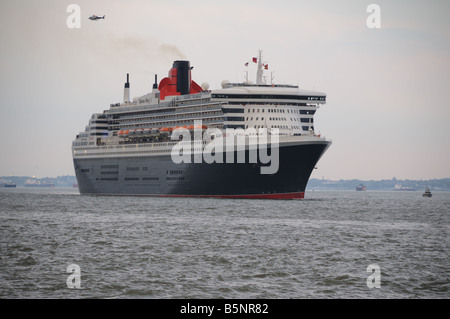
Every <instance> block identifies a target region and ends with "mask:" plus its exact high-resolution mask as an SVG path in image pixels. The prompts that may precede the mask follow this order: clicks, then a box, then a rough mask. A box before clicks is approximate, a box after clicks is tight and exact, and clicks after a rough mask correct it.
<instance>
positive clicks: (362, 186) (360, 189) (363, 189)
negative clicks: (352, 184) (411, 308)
mask: <svg viewBox="0 0 450 319" xmlns="http://www.w3.org/2000/svg"><path fill="white" fill-rule="evenodd" d="M356 190H357V191H365V190H367V187H366V186H364V185H363V184H359V185H358V186H356Z"/></svg>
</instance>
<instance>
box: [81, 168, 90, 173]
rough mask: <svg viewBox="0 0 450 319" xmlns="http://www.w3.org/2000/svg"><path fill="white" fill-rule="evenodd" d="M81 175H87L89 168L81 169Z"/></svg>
mask: <svg viewBox="0 0 450 319" xmlns="http://www.w3.org/2000/svg"><path fill="white" fill-rule="evenodd" d="M81 173H89V168H82V169H81Z"/></svg>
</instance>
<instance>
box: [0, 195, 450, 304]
mask: <svg viewBox="0 0 450 319" xmlns="http://www.w3.org/2000/svg"><path fill="white" fill-rule="evenodd" d="M449 207H450V193H449V192H434V193H433V197H432V198H423V197H422V193H421V192H381V191H367V192H356V191H315V192H307V193H306V198H305V199H304V200H291V201H277V200H229V199H188V198H187V199H186V198H179V199H178V198H170V199H166V198H137V197H88V196H80V195H79V194H78V192H77V190H75V189H58V188H54V189H28V188H17V189H1V190H0V240H1V246H0V250H1V254H0V298H276V299H277V298H449V297H450V268H449V267H448V266H449V265H448V260H449V258H448V257H449V251H450V245H449V230H450V223H449V221H450V217H449V214H450V212H449ZM71 264H76V265H78V266H79V267H80V270H81V274H80V288H79V289H77V288H73V289H70V288H68V284H67V278H68V277H69V276H71V275H72V273H68V272H67V267H68V266H69V265H71ZM373 264H376V265H378V266H379V268H380V273H379V274H380V276H379V277H377V279H374V277H373V276H376V275H377V273H372V272H371V271H369V272H368V271H367V267H368V266H369V265H373ZM369 276H372V277H371V278H369V280H368V277H369ZM377 280H379V281H378V282H379V283H380V288H376V287H375V288H370V287H369V286H368V281H369V285H370V283H372V285H371V286H372V287H373V283H375V282H377Z"/></svg>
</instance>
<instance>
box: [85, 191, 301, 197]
mask: <svg viewBox="0 0 450 319" xmlns="http://www.w3.org/2000/svg"><path fill="white" fill-rule="evenodd" d="M93 195H109V194H93ZM115 195H119V196H144V197H190V198H199V197H200V198H235V199H239V198H241V199H302V198H304V197H305V192H296V193H281V194H254V195H172V194H170V195H169V194H166V195H163V194H161V195H159V194H114V196H115Z"/></svg>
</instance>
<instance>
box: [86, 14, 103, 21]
mask: <svg viewBox="0 0 450 319" xmlns="http://www.w3.org/2000/svg"><path fill="white" fill-rule="evenodd" d="M104 18H105V16H103V17H98V16H96V15H95V14H94V15H92V16H90V17H89V20H92V21H95V20H99V19H104Z"/></svg>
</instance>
